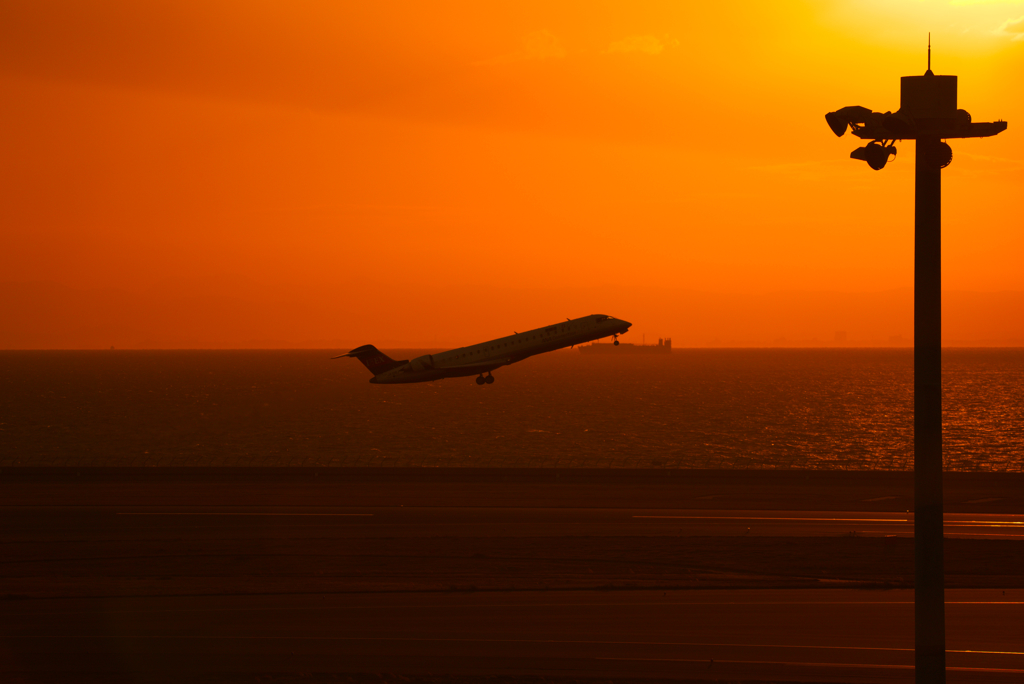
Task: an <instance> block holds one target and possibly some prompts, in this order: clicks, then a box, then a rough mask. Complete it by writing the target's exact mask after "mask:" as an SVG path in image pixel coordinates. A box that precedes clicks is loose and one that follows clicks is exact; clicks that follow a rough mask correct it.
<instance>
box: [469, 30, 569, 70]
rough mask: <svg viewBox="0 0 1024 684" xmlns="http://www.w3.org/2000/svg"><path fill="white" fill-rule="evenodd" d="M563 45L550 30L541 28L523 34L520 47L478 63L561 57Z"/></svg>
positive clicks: (501, 62)
mask: <svg viewBox="0 0 1024 684" xmlns="http://www.w3.org/2000/svg"><path fill="white" fill-rule="evenodd" d="M566 54H567V53H566V50H565V47H563V46H562V42H561V41H560V40H558V36H556V35H555V34H554V33H552V32H551V31H548V30H547V29H541V30H540V31H534V32H533V33H528V34H526V35H525V36H523V42H522V45H521V47H520V48H519V49H518V50H515V51H514V52H510V53H509V54H507V55H501V56H500V57H495V58H493V59H487V60H484V61H482V62H479V63H480V64H511V63H512V62H525V61H528V60H545V59H561V58H562V57H565V55H566Z"/></svg>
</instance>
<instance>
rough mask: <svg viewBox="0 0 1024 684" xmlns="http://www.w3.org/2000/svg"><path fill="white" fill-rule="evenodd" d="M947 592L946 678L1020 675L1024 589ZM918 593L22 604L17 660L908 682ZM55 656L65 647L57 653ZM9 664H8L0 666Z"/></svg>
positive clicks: (4, 623) (10, 621)
mask: <svg viewBox="0 0 1024 684" xmlns="http://www.w3.org/2000/svg"><path fill="white" fill-rule="evenodd" d="M1007 594H1009V596H1007V595H1005V594H1003V593H1002V592H1001V591H996V590H953V591H951V592H950V593H949V595H948V601H949V605H948V607H947V613H948V617H947V620H948V647H949V655H948V659H949V667H950V673H949V681H951V682H957V681H963V682H967V681H971V682H1011V681H1020V679H1021V677H1022V676H1024V648H1022V645H1024V644H1022V641H1021V637H1020V635H1021V634H1024V591H1020V590H1018V591H1011V592H1007ZM912 601H913V594H912V592H910V591H905V590H897V591H885V592H873V591H852V590H804V591H786V590H775V591H773V590H757V591H745V590H717V591H683V592H679V591H675V592H661V591H655V592H651V591H637V592H517V593H509V592H493V593H492V592H479V593H472V594H465V593H411V594H400V595H395V594H379V595H369V596H368V595H306V596H288V597H283V596H263V597H252V596H245V597H225V596H221V597H187V598H186V597H180V598H175V599H166V598H163V599H158V598H146V599H120V600H100V601H96V600H82V599H77V600H67V599H61V600H49V601H41V602H31V603H25V602H17V603H14V604H13V605H11V609H10V610H5V611H4V612H3V616H2V617H0V629H2V632H3V643H4V644H5V646H6V649H7V651H8V657H10V654H11V652H12V651H15V652H16V653H17V660H18V661H19V662H20V664H21V666H22V667H31V668H32V669H33V670H35V671H40V670H41V671H49V672H53V673H55V674H56V673H59V672H66V671H69V670H73V669H74V668H76V667H78V668H83V669H86V670H88V669H90V668H107V669H109V668H110V667H111V664H114V663H116V664H117V665H118V666H119V668H120V669H121V671H131V670H134V669H138V668H141V669H146V668H152V669H154V670H158V671H161V672H178V673H187V672H190V671H202V672H223V673H225V674H227V673H235V674H238V673H246V672H252V673H259V672H271V673H272V672H282V671H290V670H292V669H293V668H296V667H298V668H299V669H300V670H302V671H311V672H328V671H333V672H405V673H427V672H438V671H443V672H448V673H452V674H524V673H534V674H537V673H539V674H548V675H558V674H571V675H573V676H581V677H598V676H602V677H607V676H614V677H619V678H641V677H674V678H686V677H693V678H696V677H701V678H709V679H718V678H724V679H728V678H737V679H744V678H746V679H762V680H770V679H772V678H778V679H780V680H791V681H846V682H906V681H910V680H912V670H910V669H908V668H911V667H912V665H913V603H912ZM53 653H61V654H62V656H63V657H62V658H60V659H54V658H52V654H53ZM7 667H8V668H10V661H8V662H7Z"/></svg>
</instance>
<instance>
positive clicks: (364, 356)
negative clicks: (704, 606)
mask: <svg viewBox="0 0 1024 684" xmlns="http://www.w3.org/2000/svg"><path fill="white" fill-rule="evenodd" d="M348 356H351V357H353V358H356V359H359V361H360V362H361V363H362V364H363V365H364V366H366V368H367V369H368V370H369V371H370V372H371V373H373V375H374V376H378V375H380V374H381V373H386V372H387V371H389V370H391V369H392V368H398V367H399V366H403V365H405V364H407V363H409V362H408V361H395V360H394V359H392V358H391V357H390V356H388V355H387V354H385V353H384V352H382V351H381V350H379V349H377V348H376V347H374V346H373V345H372V344H364V345H363V346H362V347H356V348H355V349H353V350H352V351H350V352H349V353H347V354H342V355H341V356H335V357H332V358H335V359H343V358H345V357H348Z"/></svg>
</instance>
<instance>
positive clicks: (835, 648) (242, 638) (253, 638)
mask: <svg viewBox="0 0 1024 684" xmlns="http://www.w3.org/2000/svg"><path fill="white" fill-rule="evenodd" d="M4 638H5V639H191V640H198V639H209V640H217V641H227V640H230V639H234V640H237V641H302V640H307V641H408V642H421V643H422V642H428V643H480V644H589V645H598V646H700V647H702V648H708V647H715V648H723V647H732V648H735V647H740V648H802V649H806V650H821V651H898V652H906V653H911V652H913V651H914V649H913V648H895V647H891V646H804V645H801V644H727V643H701V642H689V641H596V640H589V639H480V638H475V639H464V638H456V637H363V636H207V635H198V634H124V635H117V634H109V635H108V634H71V635H60V634H53V635H50V634H20V635H12V636H5V637H4ZM946 653H974V654H979V655H1012V656H1024V652H1018V651H973V650H957V649H946ZM597 660H666V661H671V660H675V659H673V658H615V657H606V658H597ZM697 662H703V661H697ZM720 662H726V661H720ZM737 662H739V661H737ZM750 662H754V661H750ZM811 664H812V665H813V664H814V663H811ZM878 667H882V666H878ZM1022 672H1024V670H1022Z"/></svg>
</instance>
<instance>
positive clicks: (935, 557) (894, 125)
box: [825, 39, 1006, 684]
mask: <svg viewBox="0 0 1024 684" xmlns="http://www.w3.org/2000/svg"><path fill="white" fill-rule="evenodd" d="M931 52H932V50H931V40H930V39H929V44H928V71H926V72H925V74H924V76H904V77H903V78H902V79H901V83H900V108H899V110H898V111H896V112H885V113H884V114H883V113H880V112H873V111H871V110H870V109H867V108H866V107H843V108H842V109H840V110H838V111H835V112H829V113H828V114H826V115H825V121H826V122H828V125H829V127H830V128H831V129H832V131H833V132H834V133H835V134H836V135H843V134H844V133H845V132H846V129H847V127H848V126H849V127H850V129H851V130H852V132H853V134H854V135H855V136H857V137H859V138H862V139H867V140H871V142H869V143H868V144H867V145H865V146H864V147H860V148H857V149H856V150H854V151H853V152H852V153H851V154H850V157H852V158H853V159H860V160H863V161H866V162H867V163H868V165H869V166H870V167H871V168H872V169H875V170H876V171H879V170H881V169H882V168H883V167H884V166H885V165H886V163H887V162H888V161H889V160H890V158H892V157H895V155H896V147H895V145H894V143H895V142H896V141H901V140H916V141H917V155H916V167H917V168H916V177H915V184H914V191H915V201H914V665H915V681H916V682H917V684H925V683H927V684H936V683H941V682H945V681H946V606H945V586H944V584H945V570H944V567H943V557H942V353H941V347H942V326H941V323H942V260H941V255H942V176H941V173H942V169H944V168H945V167H947V166H949V163H950V162H951V161H953V150H952V148H950V146H949V145H948V144H947V143H946V142H945V140H948V139H951V138H985V137H989V136H992V135H996V134H997V133H1001V132H1002V131H1005V130H1006V122H1005V121H995V122H990V123H972V122H971V115H970V114H968V113H967V112H966V111H965V110H963V109H957V102H956V76H936V75H935V74H933V73H932V68H931V66H932V65H931V62H932V58H931Z"/></svg>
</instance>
